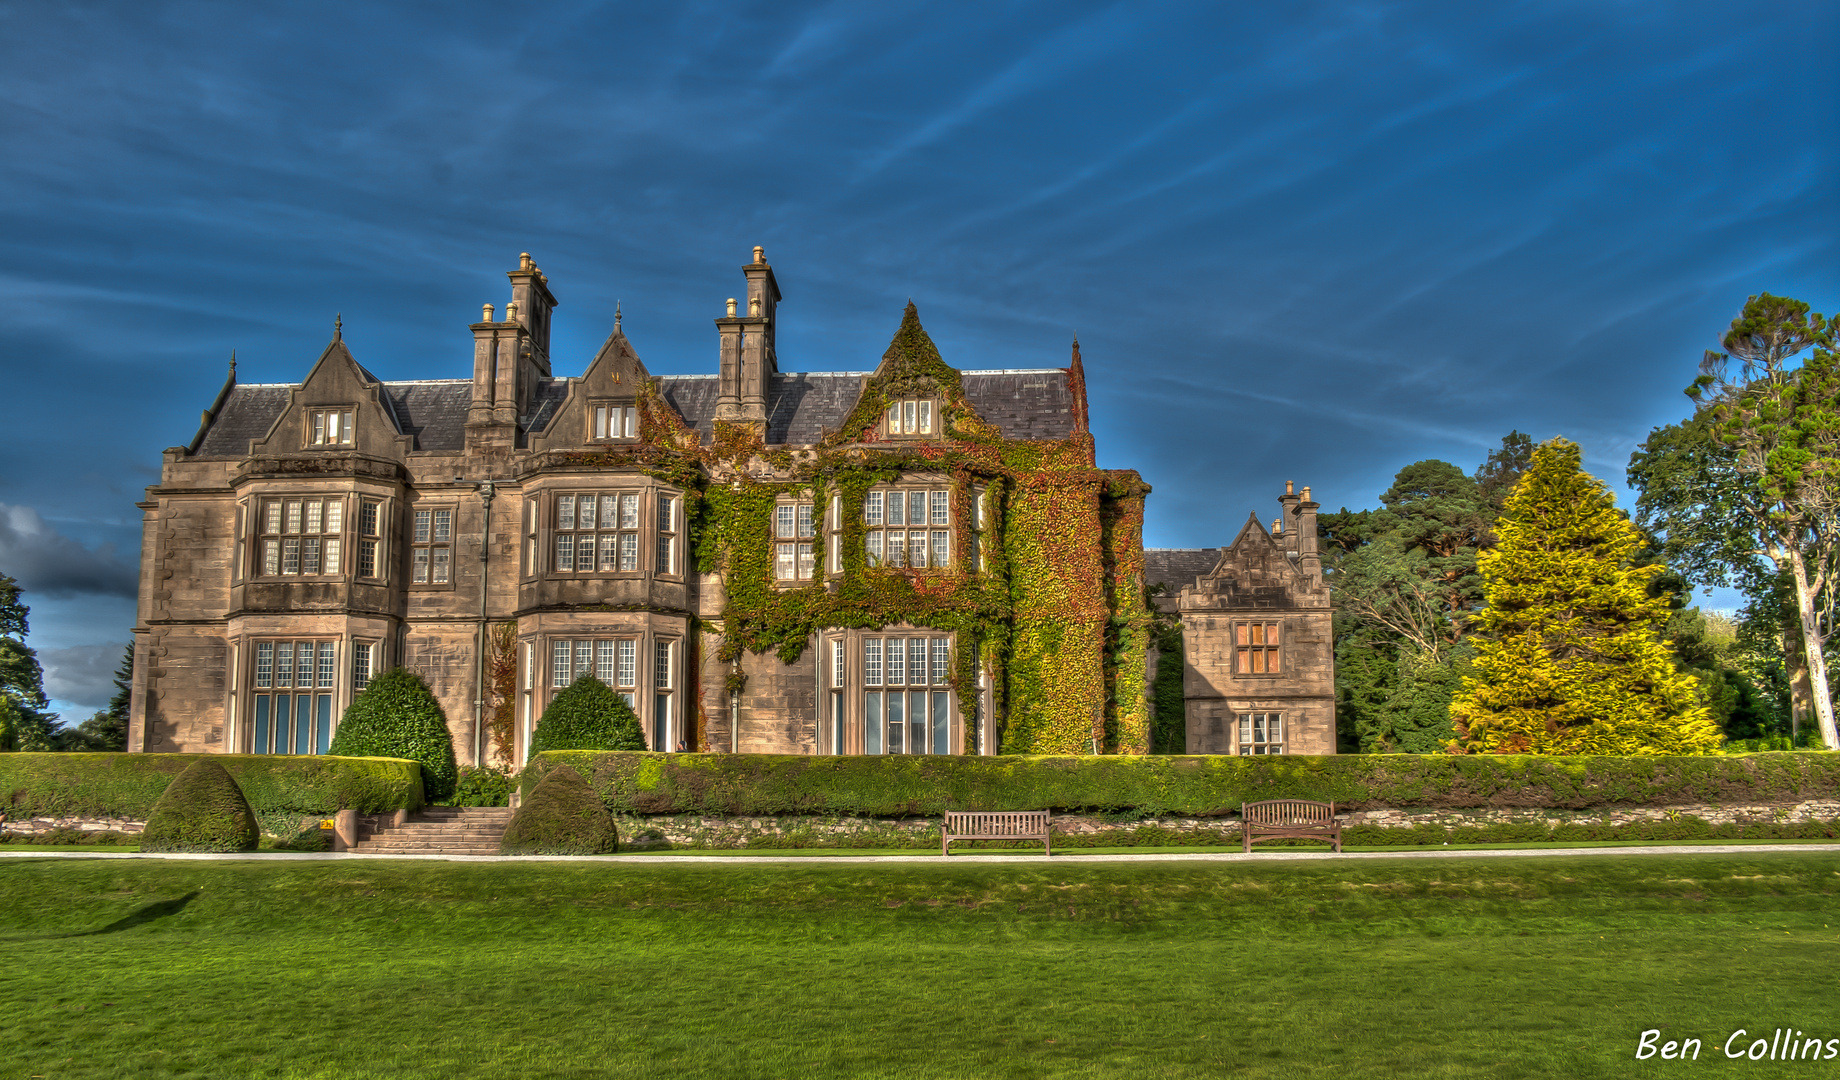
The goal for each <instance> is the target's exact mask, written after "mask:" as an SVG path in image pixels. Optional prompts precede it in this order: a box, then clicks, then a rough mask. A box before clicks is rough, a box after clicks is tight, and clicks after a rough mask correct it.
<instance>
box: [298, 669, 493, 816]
mask: <svg viewBox="0 0 1840 1080" xmlns="http://www.w3.org/2000/svg"><path fill="white" fill-rule="evenodd" d="M328 752H329V753H331V754H335V755H345V756H348V757H393V758H409V759H410V760H412V761H416V762H420V763H421V766H422V794H423V797H424V798H426V799H427V800H428V801H429V802H431V803H438V802H442V801H444V800H445V799H447V798H449V797H450V796H452V795H453V793H454V786H455V784H456V783H458V781H459V776H460V770H459V767H458V766H457V765H455V763H454V740H453V736H452V735H450V734H449V733H448V731H447V714H446V713H445V712H443V711H442V710H441V703H440V702H439V701H437V700H435V696H434V691H433V690H430V689H428V684H427V683H426V682H424V681H422V677H421V676H420V675H417V674H416V673H415V672H413V671H410V670H408V669H407V668H394V669H392V670H390V671H386V672H384V673H383V674H381V675H378V676H377V677H376V678H374V679H372V680H371V682H370V685H369V686H367V687H365V688H364V691H363V692H362V693H360V694H359V695H358V696H357V698H356V699H354V700H353V701H352V703H351V706H350V707H349V708H347V709H346V710H345V716H344V718H343V719H341V720H340V721H339V730H338V732H337V733H336V734H334V735H333V736H332V746H331V747H330V748H329V750H328Z"/></svg>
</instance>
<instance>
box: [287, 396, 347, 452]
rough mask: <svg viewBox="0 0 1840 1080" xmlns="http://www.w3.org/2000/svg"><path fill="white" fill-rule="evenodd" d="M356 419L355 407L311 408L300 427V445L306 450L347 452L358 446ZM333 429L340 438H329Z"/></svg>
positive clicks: (327, 406) (320, 406) (321, 406)
mask: <svg viewBox="0 0 1840 1080" xmlns="http://www.w3.org/2000/svg"><path fill="white" fill-rule="evenodd" d="M357 419H358V407H357V406H356V405H316V406H311V407H309V408H308V409H307V410H306V423H305V424H303V425H302V432H301V435H302V445H303V446H304V447H305V448H306V449H308V450H349V449H351V448H352V447H354V446H356V445H358V433H357ZM328 421H330V422H328ZM334 428H336V429H337V434H338V435H339V436H342V438H332V437H330V436H329V434H328V433H329V432H330V431H331V430H332V429H334Z"/></svg>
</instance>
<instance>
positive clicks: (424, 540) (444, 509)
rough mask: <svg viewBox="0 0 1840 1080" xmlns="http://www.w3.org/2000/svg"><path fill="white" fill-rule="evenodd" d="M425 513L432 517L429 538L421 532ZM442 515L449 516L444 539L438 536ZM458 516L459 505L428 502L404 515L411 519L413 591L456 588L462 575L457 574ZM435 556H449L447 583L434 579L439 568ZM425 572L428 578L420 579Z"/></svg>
mask: <svg viewBox="0 0 1840 1080" xmlns="http://www.w3.org/2000/svg"><path fill="white" fill-rule="evenodd" d="M423 514H427V515H428V518H429V521H428V525H429V528H428V534H427V535H426V536H424V535H423V533H422V521H421V517H422V515H423ZM443 514H445V515H446V524H447V535H446V536H444V537H443V536H440V535H439V533H440V527H441V522H442V515H443ZM459 516H460V514H459V505H458V504H457V503H427V504H424V505H419V506H411V507H410V508H409V510H408V512H407V513H406V514H405V515H404V517H406V518H407V519H408V526H409V539H408V543H407V545H406V546H407V548H408V549H409V587H410V588H412V589H424V590H434V589H452V588H453V587H454V582H455V578H457V577H458V576H459V574H458V572H457V571H458V570H459V567H458V565H457V564H456V561H455V559H454V553H455V548H456V547H457V540H456V534H457V533H458V531H459V528H458V527H459ZM424 554H426V555H427V560H426V561H425V562H424V561H423V559H422V556H423V555H424ZM436 554H445V556H446V565H445V570H446V574H447V576H446V578H445V580H441V581H437V580H435V568H436V566H437V565H439V564H438V563H437V560H436V559H435V556H436ZM423 571H426V576H425V577H423V578H418V577H417V575H418V573H421V572H423Z"/></svg>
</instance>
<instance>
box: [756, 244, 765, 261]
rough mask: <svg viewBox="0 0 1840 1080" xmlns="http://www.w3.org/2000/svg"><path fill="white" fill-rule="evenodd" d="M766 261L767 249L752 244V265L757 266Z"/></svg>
mask: <svg viewBox="0 0 1840 1080" xmlns="http://www.w3.org/2000/svg"><path fill="white" fill-rule="evenodd" d="M766 261H767V249H766V248H763V247H761V246H760V245H759V244H755V245H754V265H756V266H759V265H760V264H761V263H763V262H766Z"/></svg>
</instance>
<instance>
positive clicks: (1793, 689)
mask: <svg viewBox="0 0 1840 1080" xmlns="http://www.w3.org/2000/svg"><path fill="white" fill-rule="evenodd" d="M1780 617H1781V621H1782V657H1783V677H1784V678H1785V679H1786V680H1787V681H1788V683H1789V734H1790V735H1791V736H1795V735H1799V734H1801V730H1802V725H1803V724H1805V723H1807V722H1808V721H1809V719H1810V718H1811V717H1813V716H1814V690H1813V688H1812V687H1810V686H1809V684H1808V651H1807V649H1806V648H1804V647H1803V645H1802V617H1801V614H1800V613H1799V612H1798V611H1797V610H1796V605H1795V604H1794V603H1792V602H1791V599H1790V598H1789V597H1787V596H1785V597H1783V601H1782V605H1781V607H1780Z"/></svg>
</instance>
